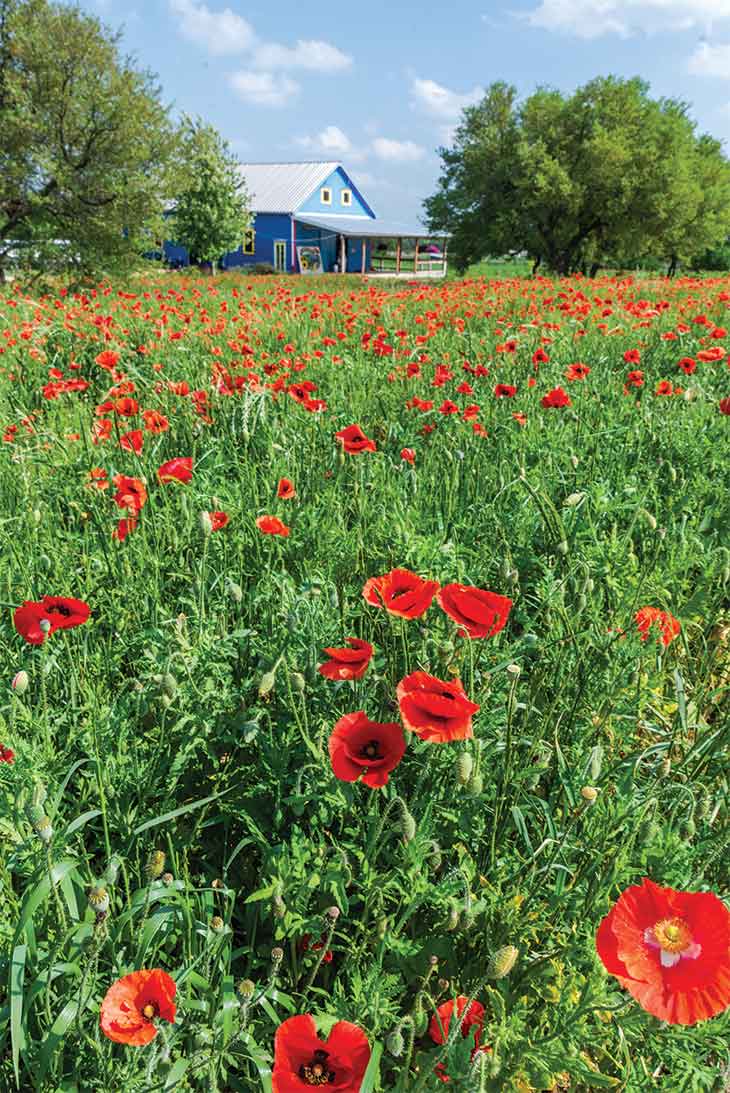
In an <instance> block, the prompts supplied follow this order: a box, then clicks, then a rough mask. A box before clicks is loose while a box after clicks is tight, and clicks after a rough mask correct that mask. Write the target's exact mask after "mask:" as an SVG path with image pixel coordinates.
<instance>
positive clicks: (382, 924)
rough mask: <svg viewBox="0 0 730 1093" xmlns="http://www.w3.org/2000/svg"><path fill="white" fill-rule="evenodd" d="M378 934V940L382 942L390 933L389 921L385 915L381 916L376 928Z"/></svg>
mask: <svg viewBox="0 0 730 1093" xmlns="http://www.w3.org/2000/svg"><path fill="white" fill-rule="evenodd" d="M376 932H377V935H378V940H379V941H382V940H383V938H384V937H385V935H386V934H387V932H388V919H387V918H386V916H385V915H381V916H380V918H379V919H378V922H377V926H376Z"/></svg>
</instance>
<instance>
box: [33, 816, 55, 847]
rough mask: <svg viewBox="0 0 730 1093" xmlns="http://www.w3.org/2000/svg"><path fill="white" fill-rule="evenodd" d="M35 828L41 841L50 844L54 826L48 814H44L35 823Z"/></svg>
mask: <svg viewBox="0 0 730 1093" xmlns="http://www.w3.org/2000/svg"><path fill="white" fill-rule="evenodd" d="M33 830H34V831H35V833H36V835H37V836H38V838H39V839H40V840H41V842H44V843H46V844H48V843H49V842H50V841H51V839H52V838H53V827H52V826H51V820H50V817H48V816H42V817H41V818H40V820H38V822H37V823H34V824H33Z"/></svg>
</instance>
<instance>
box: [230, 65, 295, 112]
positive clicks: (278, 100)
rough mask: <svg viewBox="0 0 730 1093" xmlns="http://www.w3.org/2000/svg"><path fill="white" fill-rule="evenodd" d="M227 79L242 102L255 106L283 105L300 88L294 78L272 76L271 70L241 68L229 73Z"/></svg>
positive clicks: (293, 96) (289, 100)
mask: <svg viewBox="0 0 730 1093" xmlns="http://www.w3.org/2000/svg"><path fill="white" fill-rule="evenodd" d="M229 81H230V84H231V87H232V88H233V90H234V91H235V92H236V93H237V94H238V95H239V96H240V97H241V98H242V99H243V101H244V102H250V103H253V104H254V105H255V106H285V105H286V104H287V103H288V102H291V100H292V99H293V98H295V97H296V96H297V95H298V94H299V91H300V90H301V88H300V87H299V84H298V83H297V82H296V81H295V80H290V79H289V77H288V76H274V75H272V73H271V72H249V71H248V70H247V69H241V70H240V71H239V72H233V73H231V75H230V77H229Z"/></svg>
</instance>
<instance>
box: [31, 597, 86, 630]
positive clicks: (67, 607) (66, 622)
mask: <svg viewBox="0 0 730 1093" xmlns="http://www.w3.org/2000/svg"><path fill="white" fill-rule="evenodd" d="M41 602H42V605H43V610H44V611H45V613H46V616H47V617H48V618H49V619H50V620H51V627H52V629H53V630H71V629H73V627H74V626H81V625H82V624H83V623H85V622H86V621H87V619H88V618H89V615H90V614H91V608H90V607H89V605H88V604H87V603H84V601H83V600H75V599H73V598H72V597H69V596H44V597H43V599H42V601H41Z"/></svg>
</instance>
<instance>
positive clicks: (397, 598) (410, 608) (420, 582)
mask: <svg viewBox="0 0 730 1093" xmlns="http://www.w3.org/2000/svg"><path fill="white" fill-rule="evenodd" d="M438 590H439V584H438V581H428V580H425V579H424V578H423V577H419V576H418V574H417V573H411V571H410V569H391V571H390V573H384V574H383V576H382V577H370V578H369V579H368V580H367V581H366V582H365V584H364V586H363V590H362V594H363V596H364V597H365V600H366V602H367V603H370V604H372V605H373V607H384V608H385V610H386V611H388V612H389V613H390V614H391V615H398V616H399V617H400V618H402V619H420V617H421V615H423V614H425V612H426V611H427V610H428V608H429V607H430V606H431V601H432V600H433V598H434V596H435V595H436V593H437V592H438Z"/></svg>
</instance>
